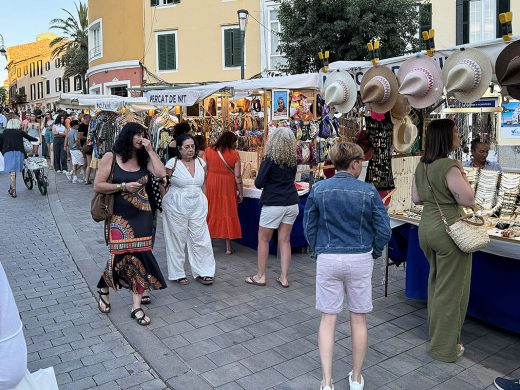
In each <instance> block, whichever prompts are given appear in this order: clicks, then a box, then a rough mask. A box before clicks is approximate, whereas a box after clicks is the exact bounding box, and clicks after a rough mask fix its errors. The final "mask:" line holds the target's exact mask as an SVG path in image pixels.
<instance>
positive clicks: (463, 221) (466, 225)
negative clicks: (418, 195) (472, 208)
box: [423, 163, 490, 253]
mask: <svg viewBox="0 0 520 390" xmlns="http://www.w3.org/2000/svg"><path fill="white" fill-rule="evenodd" d="M423 164H424V163H423ZM424 172H425V174H426V180H427V181H428V186H429V188H430V191H431V192H432V195H433V199H434V200H435V203H436V204H437V208H438V209H439V213H440V214H441V219H442V222H444V227H445V229H446V233H448V235H449V236H450V237H451V239H452V240H453V242H455V245H457V246H458V247H459V249H460V250H461V251H462V252H465V253H473V252H477V251H479V250H481V249H483V248H485V247H486V246H487V245H488V244H489V241H490V239H489V234H488V232H487V229H486V227H485V226H484V218H482V217H481V216H478V215H475V212H473V213H472V214H467V215H464V216H462V217H460V218H458V219H457V220H456V221H455V222H454V223H453V224H451V225H448V221H447V220H446V217H445V216H444V213H443V212H442V209H441V206H440V205H439V202H438V201H437V197H436V196H435V192H433V188H432V185H431V183H430V179H429V178H428V167H427V165H426V164H424Z"/></svg>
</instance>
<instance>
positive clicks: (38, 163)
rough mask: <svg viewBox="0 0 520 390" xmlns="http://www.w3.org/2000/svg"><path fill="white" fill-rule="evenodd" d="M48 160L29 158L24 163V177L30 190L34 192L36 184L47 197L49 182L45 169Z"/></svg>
mask: <svg viewBox="0 0 520 390" xmlns="http://www.w3.org/2000/svg"><path fill="white" fill-rule="evenodd" d="M46 168H47V160H46V159H45V158H43V157H28V158H26V159H25V160H24V162H23V170H22V177H23V182H24V183H25V186H26V187H27V189H28V190H32V189H33V186H34V183H36V185H37V186H38V190H39V191H40V193H41V194H42V195H44V196H45V195H47V187H48V186H49V180H48V178H47V173H46V171H45V169H46Z"/></svg>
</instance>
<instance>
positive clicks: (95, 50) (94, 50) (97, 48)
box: [88, 45, 101, 60]
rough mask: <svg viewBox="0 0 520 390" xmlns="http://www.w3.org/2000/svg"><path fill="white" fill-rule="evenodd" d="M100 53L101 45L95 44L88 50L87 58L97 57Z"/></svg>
mask: <svg viewBox="0 0 520 390" xmlns="http://www.w3.org/2000/svg"><path fill="white" fill-rule="evenodd" d="M100 55H101V45H98V46H95V47H93V48H92V49H90V50H89V51H88V59H89V60H91V59H93V58H96V57H99V56H100Z"/></svg>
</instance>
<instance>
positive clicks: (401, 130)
mask: <svg viewBox="0 0 520 390" xmlns="http://www.w3.org/2000/svg"><path fill="white" fill-rule="evenodd" d="M392 122H393V124H394V129H393V132H392V144H393V146H394V149H395V150H396V151H397V152H399V153H405V152H406V151H407V150H408V149H410V148H411V146H412V145H413V143H414V141H415V139H416V138H417V134H418V131H417V126H415V125H414V124H413V123H412V120H411V119H410V117H409V116H406V117H404V118H403V119H402V120H395V119H393V118H392Z"/></svg>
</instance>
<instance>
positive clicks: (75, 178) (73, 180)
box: [67, 176, 78, 184]
mask: <svg viewBox="0 0 520 390" xmlns="http://www.w3.org/2000/svg"><path fill="white" fill-rule="evenodd" d="M67 177H68V176H67ZM77 182H78V178H77V177H76V176H74V177H73V178H72V184H76V183H77Z"/></svg>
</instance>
